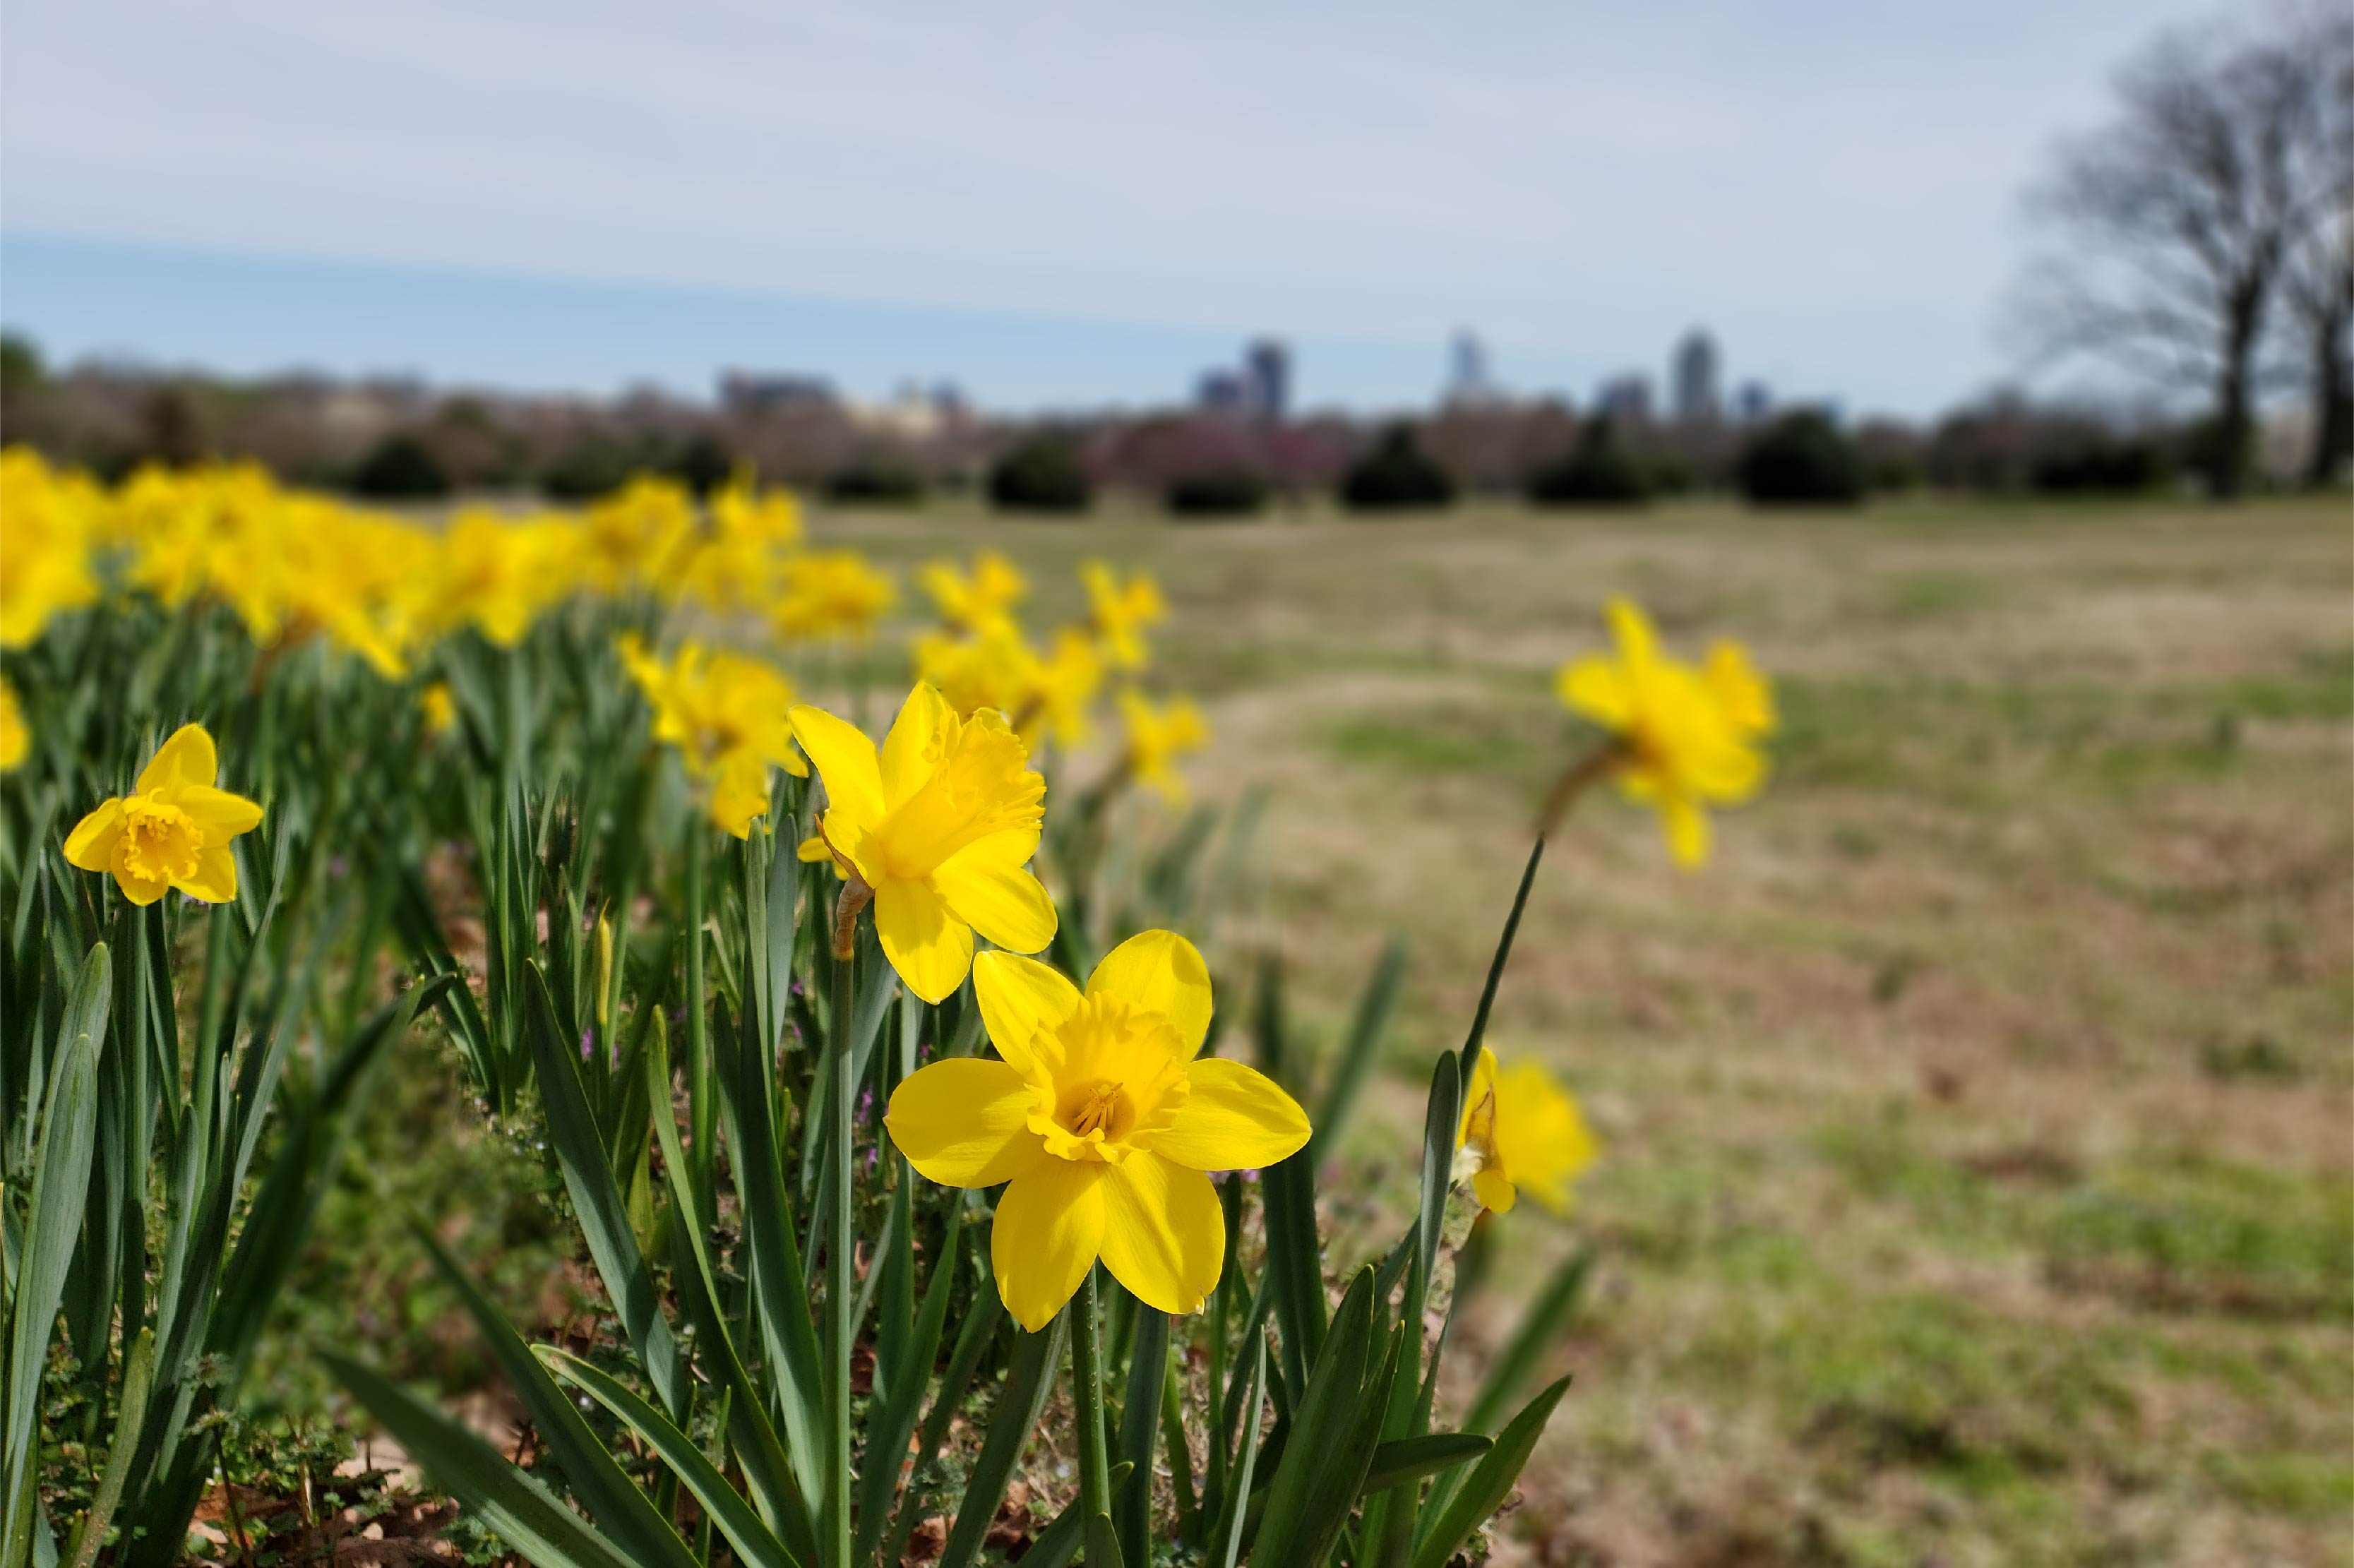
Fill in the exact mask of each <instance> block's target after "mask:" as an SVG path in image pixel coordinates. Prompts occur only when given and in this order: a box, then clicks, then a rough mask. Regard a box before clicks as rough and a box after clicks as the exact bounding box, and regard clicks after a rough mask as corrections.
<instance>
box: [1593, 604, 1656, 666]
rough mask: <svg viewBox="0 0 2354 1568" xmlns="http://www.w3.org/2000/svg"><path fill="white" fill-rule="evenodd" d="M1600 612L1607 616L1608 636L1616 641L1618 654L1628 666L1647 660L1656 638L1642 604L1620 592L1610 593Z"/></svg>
mask: <svg viewBox="0 0 2354 1568" xmlns="http://www.w3.org/2000/svg"><path fill="white" fill-rule="evenodd" d="M1604 613H1605V614H1606V615H1607V616H1608V617H1609V619H1610V635H1611V637H1612V639H1613V640H1614V641H1617V644H1618V652H1619V655H1620V656H1621V657H1623V658H1624V659H1625V660H1626V661H1627V662H1628V664H1629V665H1636V666H1639V665H1644V664H1649V663H1650V662H1651V661H1652V660H1653V658H1654V657H1656V655H1657V651H1658V647H1659V639H1658V637H1657V636H1656V635H1654V634H1653V632H1652V630H1651V618H1650V617H1649V616H1648V615H1645V614H1644V613H1643V608H1642V606H1640V605H1638V604H1637V603H1636V602H1635V601H1634V600H1633V599H1628V598H1627V597H1626V596H1624V595H1623V594H1614V595H1613V596H1611V599H1610V602H1609V604H1608V605H1607V606H1606V607H1605V610H1604Z"/></svg>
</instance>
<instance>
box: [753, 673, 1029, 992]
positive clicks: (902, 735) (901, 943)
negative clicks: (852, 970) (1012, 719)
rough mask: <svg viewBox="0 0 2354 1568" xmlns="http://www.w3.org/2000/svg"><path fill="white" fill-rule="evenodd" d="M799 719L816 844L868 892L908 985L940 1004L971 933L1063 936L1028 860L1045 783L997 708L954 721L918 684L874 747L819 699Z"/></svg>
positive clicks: (1006, 937)
mask: <svg viewBox="0 0 2354 1568" xmlns="http://www.w3.org/2000/svg"><path fill="white" fill-rule="evenodd" d="M792 725H793V733H794V735H795V736H797V737H798V738H799V739H800V741H801V747H802V749H804V750H806V751H807V752H808V753H809V755H810V760H811V762H813V763H815V764H816V765H817V770H818V775H819V777H820V778H822V779H823V780H824V781H825V797H826V809H825V812H824V815H822V817H820V818H819V819H818V836H819V838H821V839H822V841H823V845H822V853H825V854H826V855H828V856H829V857H830V858H831V859H832V861H833V863H834V866H835V868H836V869H837V870H839V871H840V872H841V873H842V874H843V876H844V877H845V878H848V879H853V888H852V890H853V891H854V892H855V891H856V890H857V889H858V888H859V887H861V886H863V887H864V888H865V889H868V890H871V891H872V894H873V896H874V902H875V935H876V936H877V937H878V938H881V940H882V943H883V953H884V956H885V958H887V959H890V960H891V967H892V968H893V969H896V970H898V971H899V978H900V979H901V980H905V981H906V982H907V989H908V990H909V991H914V992H915V993H916V994H917V996H919V997H922V998H923V999H924V1000H925V1001H929V1002H935V1003H937V1002H938V1001H942V1000H944V999H945V998H946V997H947V996H948V994H949V992H950V991H954V990H956V988H957V987H958V986H960V985H962V984H963V983H964V977H965V975H966V974H967V973H968V972H969V971H970V969H971V968H972V951H973V933H974V932H975V931H976V930H978V931H979V932H980V933H981V936H983V937H985V938H988V939H989V940H990V942H991V944H992V945H993V946H996V947H1000V948H1006V949H1008V950H1009V951H1012V952H1016V953H1034V952H1036V951H1038V950H1039V949H1040V948H1044V946H1045V945H1046V944H1047V943H1049V942H1051V941H1053V940H1054V939H1055V903H1054V900H1053V899H1051V898H1049V897H1048V896H1047V895H1046V889H1045V888H1044V886H1043V885H1040V883H1039V881H1038V879H1037V877H1036V876H1034V875H1033V874H1031V872H1030V869H1029V866H1030V858H1031V856H1033V855H1034V854H1035V853H1038V833H1039V827H1040V824H1041V823H1042V822H1044V820H1045V805H1044V801H1045V798H1046V780H1045V779H1044V778H1042V777H1040V776H1039V774H1038V773H1037V772H1036V771H1034V769H1033V768H1031V766H1030V753H1029V750H1028V748H1027V747H1024V746H1023V744H1022V740H1021V737H1020V736H1016V735H1015V734H1014V733H1013V728H1012V727H1011V726H1009V725H1008V724H1007V723H1006V721H1005V716H1004V715H1002V714H1000V713H998V712H996V711H995V710H994V709H990V708H984V709H982V710H981V711H980V712H978V713H975V714H974V715H972V716H971V717H970V718H962V717H960V716H958V715H957V712H956V710H955V709H954V708H951V707H950V706H949V705H948V703H947V702H946V701H945V700H944V699H943V698H942V697H941V696H940V694H939V693H938V691H936V690H935V689H933V687H932V686H930V685H929V684H928V683H921V682H919V683H917V686H916V688H915V690H913V691H912V692H910V693H908V694H907V702H906V703H905V704H904V705H902V706H901V707H900V709H899V716H898V718H897V719H896V721H894V722H893V724H892V726H891V733H890V734H889V735H888V736H886V737H885V739H884V742H883V745H882V747H880V749H879V750H878V749H877V747H875V743H874V742H873V741H871V740H869V739H867V738H866V736H864V735H863V734H861V733H860V732H859V730H858V729H857V728H856V727H855V726H852V725H850V724H847V723H845V722H844V721H843V720H841V719H839V718H836V717H835V716H834V715H832V714H830V713H827V712H825V711H824V710H822V709H821V708H813V707H808V706H802V707H797V708H795V709H793V711H792Z"/></svg>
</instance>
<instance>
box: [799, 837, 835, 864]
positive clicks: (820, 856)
mask: <svg viewBox="0 0 2354 1568" xmlns="http://www.w3.org/2000/svg"><path fill="white" fill-rule="evenodd" d="M793 858H794V859H795V860H800V861H808V862H811V863H815V862H818V861H831V860H832V859H833V849H832V846H831V845H829V844H828V843H827V842H825V835H824V834H823V833H811V835H810V836H809V837H807V838H805V839H803V840H802V841H801V844H800V847H798V848H797V849H795V850H794V851H793Z"/></svg>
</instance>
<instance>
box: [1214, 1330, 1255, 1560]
mask: <svg viewBox="0 0 2354 1568" xmlns="http://www.w3.org/2000/svg"><path fill="white" fill-rule="evenodd" d="M1254 1338H1255V1339H1256V1340H1257V1348H1256V1350H1255V1351H1254V1352H1253V1354H1252V1356H1251V1375H1250V1393H1249V1395H1248V1397H1246V1399H1245V1400H1244V1401H1243V1413H1244V1421H1243V1453H1242V1458H1241V1460H1240V1461H1239V1463H1238V1464H1237V1466H1236V1467H1235V1473H1234V1484H1233V1485H1232V1486H1231V1487H1230V1488H1229V1489H1227V1492H1226V1497H1225V1506H1224V1508H1223V1510H1221V1511H1220V1513H1219V1516H1218V1524H1217V1528H1216V1529H1215V1530H1214V1531H1212V1532H1211V1535H1210V1546H1211V1552H1212V1553H1213V1555H1214V1559H1215V1561H1216V1562H1217V1563H1218V1565H1219V1568H1235V1563H1236V1562H1237V1561H1239V1560H1240V1558H1241V1554H1242V1549H1243V1523H1244V1513H1245V1509H1244V1506H1243V1505H1244V1499H1246V1498H1248V1497H1249V1496H1250V1490H1251V1471H1252V1469H1253V1468H1254V1467H1256V1466H1257V1462H1258V1424H1259V1417H1260V1416H1261V1415H1262V1414H1264V1413H1265V1412H1266V1409H1267V1337H1266V1336H1265V1335H1263V1334H1255V1335H1254Z"/></svg>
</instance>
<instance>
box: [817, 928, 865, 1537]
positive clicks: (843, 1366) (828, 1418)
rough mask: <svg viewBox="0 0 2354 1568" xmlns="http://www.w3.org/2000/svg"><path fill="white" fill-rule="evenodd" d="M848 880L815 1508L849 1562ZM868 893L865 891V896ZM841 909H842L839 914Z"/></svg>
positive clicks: (836, 1017) (837, 986)
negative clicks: (820, 1471)
mask: <svg viewBox="0 0 2354 1568" xmlns="http://www.w3.org/2000/svg"><path fill="white" fill-rule="evenodd" d="M863 886H864V884H862V883H851V884H848V885H844V887H843V892H842V898H841V901H840V902H839V903H838V904H837V905H836V906H835V916H834V927H833V1008H832V1014H831V1016H830V1018H829V1019H828V1022H827V1028H826V1036H827V1040H826V1044H827V1053H828V1054H829V1055H830V1057H831V1058H832V1060H831V1061H830V1062H829V1063H828V1064H827V1071H828V1072H829V1074H830V1075H831V1077H832V1083H831V1088H832V1094H831V1098H832V1102H833V1103H832V1123H833V1140H832V1146H831V1147H830V1148H829V1149H828V1150H826V1170H825V1184H826V1204H825V1273H826V1279H825V1426H826V1463H825V1504H824V1507H823V1509H822V1520H823V1529H824V1538H825V1540H826V1542H827V1543H828V1545H829V1548H830V1550H829V1551H828V1552H827V1554H826V1559H825V1560H826V1561H827V1562H829V1563H848V1562H849V1561H850V1340H851V1335H852V1333H853V1330H854V1324H853V1323H852V1321H851V1303H852V1301H853V1300H854V1298H855V1297H856V1295H857V1286H856V1281H855V1280H854V1277H853V1276H854V1274H855V1273H856V1266H855V1265H854V1261H853V1251H854V1247H855V1246H856V1245H857V1244H856V1242H855V1241H854V1237H853V1234H852V1231H851V1202H850V1131H851V1119H852V1118H853V1116H854V1114H855V1109H856V1102H857V1090H858V1086H857V1085H855V1084H854V1083H853V1082H852V1081H851V1075H852V1067H851V1052H850V1012H851V990H852V986H851V980H852V974H853V970H854V969H855V967H856V966H855V964H854V961H853V960H854V958H855V956H856V953H857V950H858V948H857V935H858V913H859V911H860V910H861V909H863V908H864V907H865V904H866V901H865V899H864V898H860V899H858V900H857V901H856V902H855V903H854V902H853V901H852V889H853V888H859V887H863ZM870 896H871V895H870ZM845 911H846V913H844V912H845Z"/></svg>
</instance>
